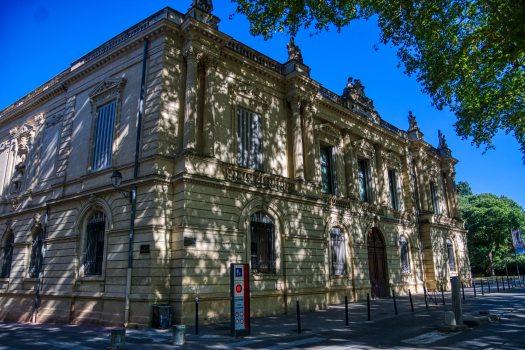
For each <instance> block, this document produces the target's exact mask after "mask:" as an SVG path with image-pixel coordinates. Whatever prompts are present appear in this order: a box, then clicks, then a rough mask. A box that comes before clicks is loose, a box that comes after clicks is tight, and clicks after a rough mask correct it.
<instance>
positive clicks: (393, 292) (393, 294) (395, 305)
mask: <svg viewBox="0 0 525 350" xmlns="http://www.w3.org/2000/svg"><path fill="white" fill-rule="evenodd" d="M392 297H393V298H394V311H395V312H396V315H398V313H397V303H396V291H395V290H393V289H392Z"/></svg>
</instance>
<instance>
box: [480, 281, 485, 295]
mask: <svg viewBox="0 0 525 350" xmlns="http://www.w3.org/2000/svg"><path fill="white" fill-rule="evenodd" d="M480 282H481V295H485V291H484V290H483V280H481V281H480Z"/></svg>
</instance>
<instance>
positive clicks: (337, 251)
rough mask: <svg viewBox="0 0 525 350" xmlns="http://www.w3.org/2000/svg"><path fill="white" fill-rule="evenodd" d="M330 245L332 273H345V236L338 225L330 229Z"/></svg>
mask: <svg viewBox="0 0 525 350" xmlns="http://www.w3.org/2000/svg"><path fill="white" fill-rule="evenodd" d="M330 246H331V249H332V274H334V275H344V274H346V254H345V236H344V233H343V231H342V230H341V229H340V228H339V227H332V229H331V230H330Z"/></svg>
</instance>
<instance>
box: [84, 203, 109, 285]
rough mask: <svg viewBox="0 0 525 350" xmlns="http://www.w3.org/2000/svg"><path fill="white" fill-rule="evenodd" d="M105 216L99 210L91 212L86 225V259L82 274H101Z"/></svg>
mask: <svg viewBox="0 0 525 350" xmlns="http://www.w3.org/2000/svg"><path fill="white" fill-rule="evenodd" d="M105 230H106V216H105V215H104V214H103V213H101V212H96V213H95V214H93V216H92V217H91V219H90V220H89V223H88V225H87V230H86V231H87V247H86V261H85V262H84V274H86V275H101V274H102V262H103V260H104V233H105Z"/></svg>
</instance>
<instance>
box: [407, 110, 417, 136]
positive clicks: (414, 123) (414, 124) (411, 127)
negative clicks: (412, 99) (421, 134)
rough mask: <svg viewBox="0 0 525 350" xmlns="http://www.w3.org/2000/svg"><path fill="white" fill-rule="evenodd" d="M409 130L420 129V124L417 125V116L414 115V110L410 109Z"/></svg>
mask: <svg viewBox="0 0 525 350" xmlns="http://www.w3.org/2000/svg"><path fill="white" fill-rule="evenodd" d="M408 125H409V126H408V131H409V132H410V131H419V126H417V121H416V117H414V116H413V115H412V111H408Z"/></svg>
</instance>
